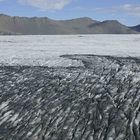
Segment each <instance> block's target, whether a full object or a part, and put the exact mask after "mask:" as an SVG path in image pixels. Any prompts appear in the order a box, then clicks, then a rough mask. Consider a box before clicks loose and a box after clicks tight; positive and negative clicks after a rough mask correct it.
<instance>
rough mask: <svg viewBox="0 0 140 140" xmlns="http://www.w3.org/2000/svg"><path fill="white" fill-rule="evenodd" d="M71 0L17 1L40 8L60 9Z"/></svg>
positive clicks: (45, 9)
mask: <svg viewBox="0 0 140 140" xmlns="http://www.w3.org/2000/svg"><path fill="white" fill-rule="evenodd" d="M71 1H72V0H18V2H19V3H21V4H24V5H30V6H33V7H36V8H38V9H40V10H43V11H47V10H61V9H63V8H64V7H65V6H66V5H68V4H69V3H70V2H71Z"/></svg>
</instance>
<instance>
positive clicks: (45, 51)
mask: <svg viewBox="0 0 140 140" xmlns="http://www.w3.org/2000/svg"><path fill="white" fill-rule="evenodd" d="M65 54H97V55H111V56H123V57H126V56H131V57H140V35H46V36H44V35H38V36H31V35H30V36H0V65H45V66H64V65H65V66H69V65H82V64H81V63H80V62H77V61H74V60H73V61H72V60H67V59H65V58H60V57H59V56H60V55H65Z"/></svg>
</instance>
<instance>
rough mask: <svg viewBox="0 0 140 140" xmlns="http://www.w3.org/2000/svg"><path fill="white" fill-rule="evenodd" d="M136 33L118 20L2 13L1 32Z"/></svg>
mask: <svg viewBox="0 0 140 140" xmlns="http://www.w3.org/2000/svg"><path fill="white" fill-rule="evenodd" d="M133 33H134V34H135V33H137V32H136V31H134V30H133V29H130V28H128V27H127V26H125V25H122V24H121V23H119V22H118V21H112V20H110V21H104V22H99V21H96V20H92V19H91V18H87V17H84V18H77V19H72V20H52V19H49V18H47V17H42V18H38V17H32V18H27V17H11V16H7V15H3V14H1V15H0V34H23V35H48V34H133Z"/></svg>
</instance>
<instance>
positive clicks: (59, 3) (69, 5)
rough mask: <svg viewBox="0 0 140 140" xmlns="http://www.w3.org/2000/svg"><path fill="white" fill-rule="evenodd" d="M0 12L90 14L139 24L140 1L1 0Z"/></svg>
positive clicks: (64, 16)
mask: <svg viewBox="0 0 140 140" xmlns="http://www.w3.org/2000/svg"><path fill="white" fill-rule="evenodd" d="M0 13H3V14H8V15H12V16H28V17H33V16H38V17H40V16H41V17H44V16H47V17H49V18H52V19H72V18H77V17H91V18H93V19H95V20H99V21H103V20H110V19H116V20H119V21H120V22H122V23H123V24H126V25H136V24H140V0H0Z"/></svg>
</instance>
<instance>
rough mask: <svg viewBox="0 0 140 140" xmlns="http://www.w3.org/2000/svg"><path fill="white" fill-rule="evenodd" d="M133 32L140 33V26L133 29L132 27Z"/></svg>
mask: <svg viewBox="0 0 140 140" xmlns="http://www.w3.org/2000/svg"><path fill="white" fill-rule="evenodd" d="M130 28H131V29H132V30H135V31H137V32H140V25H137V26H133V27H130Z"/></svg>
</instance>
